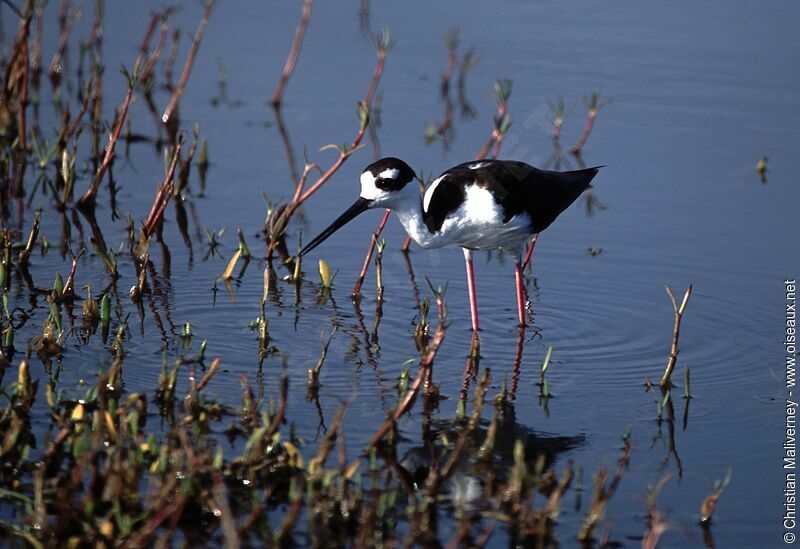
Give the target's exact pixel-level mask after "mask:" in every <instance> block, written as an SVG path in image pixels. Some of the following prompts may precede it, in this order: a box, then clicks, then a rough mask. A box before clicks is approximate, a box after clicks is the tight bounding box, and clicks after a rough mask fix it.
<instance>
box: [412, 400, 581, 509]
mask: <svg viewBox="0 0 800 549" xmlns="http://www.w3.org/2000/svg"><path fill="white" fill-rule="evenodd" d="M488 429H489V422H488V421H481V422H480V424H479V425H478V427H477V428H476V429H475V430H474V431H473V432H472V433H470V435H469V438H468V440H467V443H466V445H465V447H464V448H463V449H462V451H461V455H460V457H459V462H458V463H457V465H456V468H455V471H454V473H453V474H452V475H450V477H449V478H448V479H447V481H446V483H445V484H443V485H442V486H441V489H440V494H441V495H442V496H443V497H444V498H445V499H446V500H448V501H449V502H450V503H451V504H452V505H454V506H461V507H463V508H465V509H467V510H473V511H474V510H478V509H481V508H484V507H485V504H486V497H485V494H484V484H483V482H484V481H483V479H484V478H485V476H486V472H487V470H486V468H487V467H489V468H490V469H491V472H492V473H493V475H494V478H496V479H498V480H501V481H502V480H505V479H506V478H507V477H508V475H509V473H510V471H511V469H512V467H513V465H514V445H515V444H516V441H517V440H519V441H521V442H522V445H523V448H524V450H525V462H526V463H527V464H528V466H529V467H530V468H532V467H533V465H534V464H535V463H536V462H537V461H538V460H542V459H543V465H544V468H543V471H547V470H548V469H550V468H551V467H552V466H553V464H554V462H555V460H556V458H557V457H558V456H559V454H562V453H564V452H567V451H569V450H571V449H573V448H576V447H578V446H580V445H582V444H583V443H584V442H585V440H586V438H585V437H584V436H583V435H576V436H557V435H549V434H545V433H537V432H536V431H534V430H533V429H530V428H529V427H526V426H525V425H522V424H520V423H517V422H516V414H515V412H514V406H513V405H512V404H510V403H506V404H505V405H504V406H503V412H502V413H498V415H497V431H496V433H495V435H494V446H493V448H492V452H491V456H485V459H482V460H480V462H478V457H479V453H480V449H481V446H482V445H483V444H484V442H485V441H486V437H487V434H488ZM461 432H462V428H461V427H459V424H457V423H455V422H453V421H443V422H434V424H433V425H432V427H431V432H430V439H431V440H438V439H439V438H441V437H445V438H446V439H447V440H449V441H451V442H452V441H454V440H456V439H458V437H459V436H460V434H461ZM451 451H452V450H451V449H449V448H444V447H442V446H440V445H438V444H435V443H432V444H430V445H427V446H416V447H413V448H410V449H409V450H407V451H406V452H405V453H404V454H403V457H402V458H401V459H400V462H399V464H398V469H399V473H400V474H401V475H402V476H403V477H404V479H405V481H406V482H407V484H409V485H411V486H414V487H422V486H424V485H425V482H426V480H427V478H428V475H429V473H430V469H431V466H432V465H433V464H434V463H435V464H437V465H438V467H441V466H442V464H443V463H445V462H446V461H447V460H448V458H449V455H450V452H451Z"/></svg>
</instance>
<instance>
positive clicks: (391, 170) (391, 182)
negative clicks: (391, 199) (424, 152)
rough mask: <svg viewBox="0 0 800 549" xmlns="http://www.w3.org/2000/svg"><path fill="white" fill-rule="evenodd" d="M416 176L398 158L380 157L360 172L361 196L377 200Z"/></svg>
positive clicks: (395, 190)
mask: <svg viewBox="0 0 800 549" xmlns="http://www.w3.org/2000/svg"><path fill="white" fill-rule="evenodd" d="M416 177H417V176H416V174H415V173H414V170H412V169H411V167H410V166H409V165H408V164H406V163H405V162H403V161H402V160H400V159H399V158H394V157H391V156H389V157H386V158H381V159H380V160H377V161H375V162H373V163H372V164H370V165H369V166H367V167H366V168H364V171H363V172H362V173H361V197H362V198H366V199H367V200H376V201H379V200H380V199H381V198H386V197H387V195H390V194H392V193H395V192H398V191H400V190H402V189H403V187H405V186H406V185H407V184H408V183H410V182H411V181H413V180H414V179H415V178H416Z"/></svg>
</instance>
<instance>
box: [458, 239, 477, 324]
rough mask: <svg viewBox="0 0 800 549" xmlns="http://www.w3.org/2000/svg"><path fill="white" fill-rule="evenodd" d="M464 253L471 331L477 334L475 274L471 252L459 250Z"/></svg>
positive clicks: (464, 249) (463, 249)
mask: <svg viewBox="0 0 800 549" xmlns="http://www.w3.org/2000/svg"><path fill="white" fill-rule="evenodd" d="M461 251H463V252H464V261H465V262H466V264H467V289H468V290H469V312H470V314H471V315H472V331H474V332H477V331H478V330H479V329H480V328H479V326H478V298H477V296H476V295H475V273H474V272H473V270H472V250H468V249H466V248H461Z"/></svg>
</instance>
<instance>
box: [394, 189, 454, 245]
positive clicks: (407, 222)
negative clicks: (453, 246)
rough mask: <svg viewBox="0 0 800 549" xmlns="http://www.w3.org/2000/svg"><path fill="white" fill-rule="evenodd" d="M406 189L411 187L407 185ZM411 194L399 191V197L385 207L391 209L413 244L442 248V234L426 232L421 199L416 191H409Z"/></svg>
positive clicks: (443, 243)
mask: <svg viewBox="0 0 800 549" xmlns="http://www.w3.org/2000/svg"><path fill="white" fill-rule="evenodd" d="M407 187H412V186H411V185H408V186H407ZM409 190H410V191H411V192H404V191H405V189H404V190H403V191H401V192H400V193H399V196H397V198H395V199H394V200H392V201H391V204H389V205H387V207H389V208H391V210H392V211H393V212H394V214H395V215H396V216H397V218H398V219H399V220H400V223H402V225H403V228H404V229H405V230H406V232H407V233H408V236H410V237H411V238H412V239H413V240H414V242H416V243H417V244H419V245H420V246H421V247H423V248H438V247H440V246H444V245H445V244H447V242H443V241H442V240H443V239H442V238H441V237H442V234H441V233H439V232H436V233H432V232H430V231H429V230H428V227H427V225H425V221H424V220H423V218H422V197H420V195H419V193H418V192H417V191H416V189H413V188H412V189H409Z"/></svg>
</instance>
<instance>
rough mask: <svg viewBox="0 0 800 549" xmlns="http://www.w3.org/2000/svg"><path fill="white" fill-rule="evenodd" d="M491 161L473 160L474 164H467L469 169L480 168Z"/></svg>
mask: <svg viewBox="0 0 800 549" xmlns="http://www.w3.org/2000/svg"><path fill="white" fill-rule="evenodd" d="M489 164H491V162H475V163H474V164H470V165H469V166H467V167H468V168H469V169H470V170H480V169H481V168H483V167H484V166H488V165H489Z"/></svg>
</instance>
